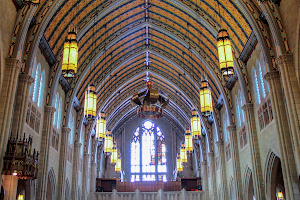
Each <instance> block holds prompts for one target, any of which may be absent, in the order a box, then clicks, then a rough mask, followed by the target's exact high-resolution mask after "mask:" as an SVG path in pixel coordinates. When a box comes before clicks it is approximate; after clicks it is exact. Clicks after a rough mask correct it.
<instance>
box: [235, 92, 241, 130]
mask: <svg viewBox="0 0 300 200" xmlns="http://www.w3.org/2000/svg"><path fill="white" fill-rule="evenodd" d="M235 105H236V121H237V124H238V126H241V123H242V121H241V120H242V119H241V115H240V109H241V107H240V101H239V98H238V97H237V96H235Z"/></svg>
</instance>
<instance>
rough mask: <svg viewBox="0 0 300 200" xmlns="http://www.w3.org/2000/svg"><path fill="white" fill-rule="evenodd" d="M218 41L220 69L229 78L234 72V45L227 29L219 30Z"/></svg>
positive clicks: (226, 78)
mask: <svg viewBox="0 0 300 200" xmlns="http://www.w3.org/2000/svg"><path fill="white" fill-rule="evenodd" d="M217 41H218V44H217V45H218V53H219V63H220V69H221V72H222V75H223V77H224V78H225V80H228V79H229V77H230V76H232V75H233V73H234V63H233V54H232V46H231V42H230V38H229V35H228V32H227V30H226V29H221V30H219V34H218V39H217Z"/></svg>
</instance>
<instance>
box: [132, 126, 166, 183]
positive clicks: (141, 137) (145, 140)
mask: <svg viewBox="0 0 300 200" xmlns="http://www.w3.org/2000/svg"><path fill="white" fill-rule="evenodd" d="M166 161H167V159H166V145H165V137H164V135H163V133H162V132H161V130H160V129H159V127H157V126H155V124H153V123H152V122H150V121H146V122H145V123H143V124H142V126H141V127H138V128H137V129H136V131H135V132H134V134H133V137H132V142H131V181H132V182H133V181H140V180H141V181H155V180H162V181H166V180H167V176H166V173H167V167H166Z"/></svg>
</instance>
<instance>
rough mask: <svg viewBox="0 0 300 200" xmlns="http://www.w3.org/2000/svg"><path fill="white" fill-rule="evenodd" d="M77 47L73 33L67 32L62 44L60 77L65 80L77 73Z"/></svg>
mask: <svg viewBox="0 0 300 200" xmlns="http://www.w3.org/2000/svg"><path fill="white" fill-rule="evenodd" d="M77 60H78V45H77V39H76V33H75V32H69V33H68V36H67V39H66V41H65V44H64V50H63V60H62V75H63V76H64V77H66V78H71V77H74V76H75V74H76V72H77Z"/></svg>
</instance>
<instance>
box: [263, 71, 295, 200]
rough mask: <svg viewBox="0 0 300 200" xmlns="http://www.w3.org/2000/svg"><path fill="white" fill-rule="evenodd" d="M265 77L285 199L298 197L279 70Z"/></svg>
mask: <svg viewBox="0 0 300 200" xmlns="http://www.w3.org/2000/svg"><path fill="white" fill-rule="evenodd" d="M265 79H266V80H267V81H268V83H269V87H270V95H271V100H272V109H273V114H274V120H275V123H276V126H277V131H278V139H279V147H280V153H281V156H280V160H281V167H282V174H283V180H284V187H285V192H286V194H285V195H286V199H289V200H294V199H300V196H299V188H298V184H297V182H298V175H297V169H296V163H295V158H294V151H293V148H291V147H292V141H291V137H292V133H291V131H290V129H289V123H291V122H290V120H289V119H288V118H287V112H286V110H285V105H284V95H283V93H282V87H281V82H280V75H279V72H278V71H271V72H268V73H267V74H266V75H265ZM286 98H287V97H286Z"/></svg>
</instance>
